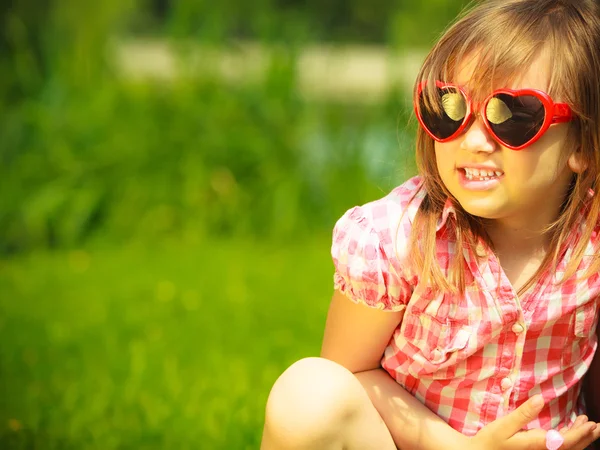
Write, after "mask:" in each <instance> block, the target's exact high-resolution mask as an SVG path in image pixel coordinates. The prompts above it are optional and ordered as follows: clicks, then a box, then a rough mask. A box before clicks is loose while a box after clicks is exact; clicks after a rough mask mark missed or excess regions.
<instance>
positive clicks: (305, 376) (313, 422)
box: [261, 358, 396, 450]
mask: <svg viewBox="0 0 600 450" xmlns="http://www.w3.org/2000/svg"><path fill="white" fill-rule="evenodd" d="M280 449H281V450H283V449H294V450H300V449H311V450H314V449H323V450H325V449H331V450H342V449H343V450H354V449H360V450H369V449H374V450H375V449H377V450H387V449H390V450H396V446H395V445H394V441H393V440H392V437H391V435H390V432H389V431H388V429H387V427H386V426H385V424H384V422H383V420H382V419H381V417H380V416H379V413H378V412H377V410H376V409H375V407H374V406H373V404H372V403H371V400H370V399H369V396H368V395H367V393H366V392H365V390H364V389H363V387H362V385H361V384H360V382H359V381H358V380H357V379H356V377H355V376H354V375H353V374H352V372H350V371H349V370H347V369H346V368H344V367H342V366H340V365H339V364H336V363H334V362H332V361H329V360H326V359H323V358H306V359H302V360H300V361H298V362H296V363H294V364H293V365H292V366H290V367H289V368H288V369H287V370H286V371H285V372H284V373H283V374H282V375H281V376H280V377H279V378H278V380H277V381H276V382H275V384H274V385H273V388H272V389H271V393H270V395H269V399H268V401H267V408H266V416H265V428H264V432H263V440H262V445H261V450H280Z"/></svg>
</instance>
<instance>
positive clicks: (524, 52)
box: [410, 0, 600, 292]
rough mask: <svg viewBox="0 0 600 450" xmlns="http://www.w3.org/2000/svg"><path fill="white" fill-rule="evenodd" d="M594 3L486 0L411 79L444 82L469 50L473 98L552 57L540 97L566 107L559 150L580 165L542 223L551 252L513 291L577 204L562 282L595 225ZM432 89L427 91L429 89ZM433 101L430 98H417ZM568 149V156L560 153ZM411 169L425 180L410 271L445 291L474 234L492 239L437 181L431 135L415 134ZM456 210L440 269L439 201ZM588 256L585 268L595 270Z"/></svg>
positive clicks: (599, 41)
mask: <svg viewBox="0 0 600 450" xmlns="http://www.w3.org/2000/svg"><path fill="white" fill-rule="evenodd" d="M598 10H599V6H598V3H597V2H596V1H594V0H487V1H483V2H481V3H478V4H476V5H475V6H474V7H473V8H471V9H469V10H466V11H465V12H464V13H463V14H462V15H461V16H460V17H459V18H458V20H457V21H456V22H455V23H454V25H452V26H451V27H450V28H449V29H448V30H447V31H446V32H445V33H444V34H443V36H442V37H441V39H440V40H439V41H438V42H437V44H436V45H435V46H434V47H433V49H432V50H431V52H430V53H429V55H428V56H427V58H426V60H425V62H424V63H423V67H422V68H421V71H420V73H419V75H418V77H417V82H416V84H415V91H416V89H417V86H418V85H420V84H421V83H424V82H425V83H429V84H430V85H431V86H433V85H434V83H435V81H436V80H440V81H452V77H453V75H454V73H455V71H456V70H457V67H458V66H460V64H461V62H462V61H465V60H466V58H472V57H473V55H476V58H477V61H478V64H477V68H476V69H475V71H474V73H473V76H472V78H471V81H470V83H469V91H470V95H471V96H472V97H473V98H474V99H475V100H476V101H477V100H480V99H482V98H483V97H485V95H486V94H488V93H489V92H491V91H492V90H493V89H494V88H496V87H504V86H506V84H507V83H510V82H511V81H512V80H515V79H516V78H517V77H518V76H519V75H520V74H522V72H523V68H526V67H528V66H529V65H530V64H531V63H532V61H533V60H534V59H535V58H536V57H537V56H538V55H539V54H540V53H541V52H542V51H549V52H550V54H551V55H552V63H551V79H550V84H549V89H548V91H549V92H548V93H549V94H550V95H551V96H552V97H553V98H555V99H560V101H562V102H566V103H568V104H569V105H570V106H571V108H572V110H573V112H574V114H575V116H576V119H575V120H574V121H573V122H571V123H570V124H569V131H568V133H569V134H568V137H567V142H569V145H572V146H570V147H569V148H567V149H565V152H567V151H568V152H569V153H570V152H572V151H577V152H579V153H580V158H581V161H582V163H583V165H584V167H586V166H587V168H586V169H585V170H584V171H583V172H582V173H580V174H577V175H574V177H573V181H572V184H571V186H570V188H569V193H568V197H567V199H566V200H565V202H564V204H563V207H562V212H561V214H560V217H559V218H558V219H557V220H556V221H555V222H554V223H552V224H549V226H548V227H547V231H546V232H547V233H549V235H550V251H548V253H547V256H546V258H545V260H544V262H543V263H542V265H541V266H540V268H539V270H538V271H537V273H536V274H535V275H534V276H533V278H532V279H531V280H529V282H528V283H526V285H525V286H523V288H522V289H521V291H524V290H526V289H527V288H528V287H530V286H531V285H532V284H533V283H534V282H535V281H536V280H537V279H538V278H539V277H540V276H541V275H542V273H543V272H544V271H546V270H548V269H549V268H555V267H556V265H557V264H558V262H559V257H560V254H559V252H560V250H561V248H562V247H563V246H564V244H566V243H567V242H568V241H569V238H570V237H571V236H572V233H571V232H572V230H573V227H574V226H575V224H576V223H577V221H578V220H580V215H581V211H582V210H583V209H584V208H585V212H586V219H585V226H584V227H583V232H582V235H581V238H580V239H579V241H578V242H577V243H576V244H575V248H574V251H573V255H572V258H571V259H570V260H569V264H568V266H567V269H566V273H565V276H564V277H563V279H564V280H566V279H567V278H569V277H570V276H572V275H573V274H574V273H575V272H576V270H577V267H578V265H579V264H580V262H581V260H582V258H583V256H584V253H585V249H586V246H587V243H588V242H589V240H590V237H591V235H592V233H593V231H594V229H595V227H596V224H597V222H598V218H599V212H600V195H594V196H593V198H592V199H591V200H590V198H589V195H588V193H589V190H590V189H595V188H596V187H597V186H598V185H599V183H598V181H599V180H598V177H599V175H600V174H599V170H598V168H599V167H600V111H599V108H600V14H599V11H598ZM429 91H432V92H433V90H429ZM425 101H426V102H428V103H429V102H432V103H433V99H425ZM566 154H567V153H566ZM417 165H418V168H419V172H420V174H421V176H422V178H423V186H422V188H423V189H424V191H425V195H424V199H423V201H422V203H421V205H420V207H419V210H418V212H417V215H416V217H415V220H414V226H413V231H412V235H411V251H410V254H411V255H412V258H413V261H412V262H413V264H414V267H415V268H416V269H417V270H418V273H421V274H422V276H423V277H425V279H426V280H428V281H429V283H430V284H432V285H433V286H436V287H438V288H441V289H442V290H444V291H459V292H464V290H465V287H466V286H465V271H464V268H465V266H466V264H465V256H464V254H463V251H461V249H463V248H465V247H470V248H471V250H472V252H473V254H476V251H475V248H476V245H477V243H478V241H479V239H483V240H484V241H485V242H487V243H488V245H491V242H490V240H489V238H488V237H487V234H486V232H485V229H484V226H483V222H482V219H479V218H477V217H474V216H471V215H470V214H468V213H467V212H466V211H464V209H462V208H461V206H460V204H459V203H458V202H457V201H456V199H454V198H453V196H452V194H451V193H450V192H449V191H448V189H447V188H446V187H445V186H444V183H443V182H442V180H441V178H440V175H439V173H438V170H437V166H436V162H435V150H434V141H433V139H432V138H431V137H430V136H428V135H427V134H426V133H425V132H424V131H423V130H422V129H419V131H418V134H417ZM448 199H450V200H451V201H452V202H453V204H454V206H455V209H456V216H455V218H452V219H450V220H455V226H454V227H453V229H452V230H453V231H452V233H453V235H452V236H451V239H453V240H454V241H455V248H456V252H455V255H454V258H453V259H452V261H450V262H449V267H448V268H447V273H444V272H445V269H444V268H443V267H441V266H440V264H439V262H438V261H437V258H436V229H437V223H438V220H439V218H440V216H441V214H442V210H443V208H444V205H445V203H446V201H447V200H448ZM599 268H600V263H599V262H598V260H596V261H595V262H594V264H593V267H592V270H598V269H599Z"/></svg>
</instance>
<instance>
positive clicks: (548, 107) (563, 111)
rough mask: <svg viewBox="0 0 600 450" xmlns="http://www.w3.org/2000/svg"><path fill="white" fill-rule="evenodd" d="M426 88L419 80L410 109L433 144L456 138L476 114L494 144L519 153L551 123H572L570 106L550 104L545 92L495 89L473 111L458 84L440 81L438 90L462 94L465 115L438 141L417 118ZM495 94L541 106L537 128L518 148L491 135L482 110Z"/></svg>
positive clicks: (466, 96)
mask: <svg viewBox="0 0 600 450" xmlns="http://www.w3.org/2000/svg"><path fill="white" fill-rule="evenodd" d="M426 85H427V81H423V82H421V83H420V84H419V85H418V87H417V93H416V95H415V98H414V100H413V106H414V109H415V114H416V115H417V120H418V121H419V124H420V125H421V127H422V128H423V129H424V130H425V132H426V133H427V134H428V135H429V136H431V137H432V138H433V139H434V140H435V141H437V142H448V141H451V140H453V139H456V138H457V137H458V136H459V135H460V134H462V133H463V132H464V131H465V130H466V129H467V128H468V127H469V125H470V124H471V122H472V118H473V115H474V112H477V111H478V113H479V116H480V117H481V119H482V122H483V125H484V126H485V128H486V130H487V131H488V133H489V134H490V136H492V137H493V138H494V140H495V141H497V142H498V143H499V144H501V145H503V146H504V147H507V148H510V149H511V150H522V149H523V148H525V147H529V146H530V145H531V144H533V143H534V142H536V141H537V140H538V139H539V138H540V137H542V135H543V134H544V133H545V132H546V131H548V128H550V125H552V124H555V123H565V122H570V121H571V120H573V111H572V110H571V107H570V106H569V105H567V104H566V103H554V101H553V100H552V98H551V97H550V95H548V94H547V93H546V92H544V91H540V90H538V89H516V90H514V89H497V90H495V91H493V92H492V93H491V94H490V95H488V96H487V97H486V99H485V100H484V101H483V102H481V106H480V107H479V108H477V106H475V107H474V105H473V102H472V101H471V98H470V97H469V95H468V94H467V93H466V91H465V90H464V89H463V88H462V87H461V86H458V85H456V84H452V83H444V82H442V81H436V82H435V85H436V87H438V88H441V89H443V88H453V89H457V90H458V91H460V93H461V94H462V96H463V97H464V99H465V101H466V103H467V112H466V114H465V117H464V119H463V121H462V123H461V124H460V126H459V127H458V129H457V130H456V131H455V132H454V133H453V134H452V135H450V136H448V137H447V138H443V139H441V138H438V137H436V136H434V135H433V134H432V133H431V132H430V131H429V129H428V128H427V126H426V125H425V123H424V121H423V117H422V116H421V111H420V108H419V97H420V96H421V93H422V92H423V89H424V88H425V86H426ZM498 94H508V95H510V96H512V97H519V96H524V95H529V96H532V97H535V98H537V99H538V100H539V101H540V102H541V103H542V105H543V106H544V122H543V123H542V126H541V128H540V129H539V130H538V132H537V133H536V134H535V135H534V136H533V137H532V138H531V139H530V140H528V141H527V142H525V143H524V144H522V145H518V146H513V145H509V144H507V143H506V142H504V141H503V140H502V139H500V137H498V135H496V133H494V131H493V130H492V127H491V125H490V123H489V121H488V119H487V117H486V115H485V110H486V108H487V104H488V103H489V101H490V100H491V99H492V98H493V97H494V96H495V95H498ZM548 112H551V114H548Z"/></svg>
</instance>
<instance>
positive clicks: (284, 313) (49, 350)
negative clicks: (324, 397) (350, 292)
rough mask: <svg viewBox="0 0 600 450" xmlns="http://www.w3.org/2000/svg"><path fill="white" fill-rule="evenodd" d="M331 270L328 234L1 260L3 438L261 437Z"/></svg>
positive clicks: (172, 444) (21, 442) (322, 304)
mask: <svg viewBox="0 0 600 450" xmlns="http://www.w3.org/2000/svg"><path fill="white" fill-rule="evenodd" d="M331 276H332V264H331V261H330V257H329V236H327V235H325V236H320V237H315V238H314V239H312V240H311V241H310V242H299V243H295V244H293V245H291V246H289V245H288V246H286V247H281V246H277V245H275V244H265V243H251V242H247V241H243V240H236V241H218V242H214V241H213V242H208V241H207V242H201V243H196V244H182V243H164V242H161V243H151V244H145V245H143V244H132V245H131V246H129V247H112V248H103V247H101V246H96V247H94V248H93V249H87V250H78V251H71V252H58V253H31V254H29V255H27V256H20V257H18V258H13V259H4V260H0V342H1V343H2V344H1V345H0V448H2V449H12V448H15V449H19V448H23V449H26V448H27V449H29V448H32V449H33V448H35V449H103V450H104V449H128V448H131V449H164V448H174V449H187V448H190V449H192V448H193V449H198V448H202V449H204V448H206V449H213V448H214V449H217V448H228V449H238V448H240V449H243V448H257V447H258V445H259V442H260V435H261V432H262V424H263V420H264V405H265V401H266V397H267V394H268V391H269V389H270V386H271V385H272V384H273V382H274V381H275V379H276V378H277V376H278V375H279V374H280V373H281V371H282V370H283V369H284V368H285V367H287V366H288V365H289V364H290V363H292V362H293V361H294V360H296V359H298V358H300V357H303V356H308V355H315V354H317V353H318V351H319V345H320V339H321V334H322V329H323V324H324V319H325V314H326V310H327V306H328V300H329V296H330V294H331V289H332V287H331Z"/></svg>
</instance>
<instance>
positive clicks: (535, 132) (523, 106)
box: [414, 81, 573, 150]
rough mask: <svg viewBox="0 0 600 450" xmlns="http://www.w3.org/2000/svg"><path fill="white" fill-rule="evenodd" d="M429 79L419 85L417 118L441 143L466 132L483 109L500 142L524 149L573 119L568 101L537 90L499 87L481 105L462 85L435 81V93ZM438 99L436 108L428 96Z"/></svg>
mask: <svg viewBox="0 0 600 450" xmlns="http://www.w3.org/2000/svg"><path fill="white" fill-rule="evenodd" d="M427 89H431V87H430V86H428V85H427V82H423V83H421V84H420V85H419V86H418V89H417V95H416V96H415V100H414V108H415V112H416V114H417V119H418V120H419V123H420V124H421V126H422V127H423V129H424V130H425V131H426V132H427V134H429V135H430V136H431V137H432V138H433V139H435V140H436V141H438V142H447V141H450V140H452V139H455V138H456V137H457V136H458V135H460V134H461V133H462V132H463V131H465V130H466V129H467V128H468V127H469V125H470V124H471V123H472V121H473V120H474V117H475V114H476V113H477V112H479V115H480V116H481V118H482V120H483V124H484V125H485V128H486V129H487V130H488V132H489V133H490V134H491V135H492V136H493V137H494V139H496V140H497V141H498V142H499V143H500V144H502V145H504V146H505V147H508V148H510V149H512V150H521V149H523V148H525V147H527V146H529V145H531V144H533V143H534V142H535V141H537V140H538V139H539V138H540V137H541V136H542V135H543V134H544V133H545V132H546V131H547V130H548V128H549V127H550V125H552V124H554V123H562V122H569V121H571V120H572V119H573V112H572V111H571V108H570V107H569V105H567V104H566V103H554V101H553V100H552V98H551V97H550V96H549V95H548V94H546V93H545V92H543V91H538V90H537V89H518V90H512V89H498V90H496V91H494V92H492V93H491V94H490V95H489V96H488V97H487V98H486V99H485V100H484V101H483V102H482V103H481V105H480V107H479V111H477V110H476V108H477V106H474V105H473V102H472V101H471V99H470V98H469V96H468V95H467V93H466V92H465V91H464V90H463V88H462V87H460V86H457V85H454V84H449V83H443V82H441V81H436V82H435V88H433V89H435V90H436V91H435V92H433V95H428V96H427V97H426V96H425V95H424V94H425V93H427V94H430V93H429V92H427ZM426 98H427V99H432V98H433V99H435V100H434V101H435V102H437V104H436V105H434V107H430V106H428V105H427V103H426V101H425V99H426Z"/></svg>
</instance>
